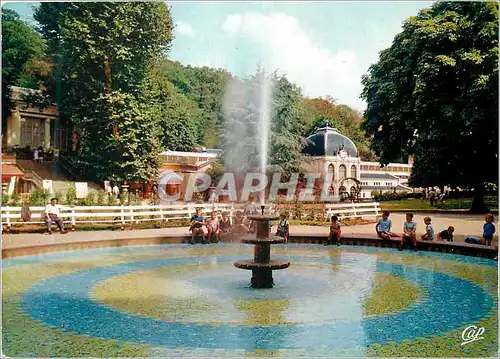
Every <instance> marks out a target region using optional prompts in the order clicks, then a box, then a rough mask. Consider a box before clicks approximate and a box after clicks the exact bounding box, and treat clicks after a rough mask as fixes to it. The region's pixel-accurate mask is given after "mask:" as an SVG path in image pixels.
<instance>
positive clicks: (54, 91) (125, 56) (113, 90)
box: [34, 2, 173, 180]
mask: <svg viewBox="0 0 500 359" xmlns="http://www.w3.org/2000/svg"><path fill="white" fill-rule="evenodd" d="M34 17H35V19H36V20H37V21H38V23H39V24H40V29H39V30H40V32H41V33H42V34H43V36H44V38H45V39H46V40H47V43H48V46H49V54H50V55H52V56H54V58H55V66H54V70H53V72H52V76H51V78H50V80H51V81H50V82H49V86H48V89H49V92H51V98H55V101H56V104H57V106H58V108H59V112H60V113H61V114H63V115H65V116H67V117H68V118H70V119H71V122H72V124H73V125H74V128H75V131H76V132H77V133H78V134H79V135H80V141H81V150H80V155H79V158H78V162H77V166H79V167H80V169H81V170H83V171H87V173H88V175H89V177H90V178H92V179H98V180H105V179H115V180H150V179H151V178H152V177H154V175H155V174H156V173H157V170H158V164H157V154H158V151H159V149H160V146H159V134H158V131H157V125H158V123H157V121H158V117H156V116H146V113H148V114H149V112H148V109H147V107H146V106H145V105H146V103H147V98H146V96H145V84H147V81H148V76H149V68H150V66H151V64H152V62H153V61H154V60H155V59H157V58H158V57H159V56H161V55H162V53H164V52H165V51H167V50H168V49H169V46H170V43H171V40H172V26H173V25H172V20H171V17H170V12H169V10H168V8H167V6H166V5H165V3H158V2H145V3H126V2H124V3H88V2H86V3H76V2H69V3H42V4H41V5H40V6H39V7H38V9H37V10H36V12H35V15H34Z"/></svg>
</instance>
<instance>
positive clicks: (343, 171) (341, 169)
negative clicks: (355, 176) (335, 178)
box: [339, 165, 347, 179]
mask: <svg viewBox="0 0 500 359" xmlns="http://www.w3.org/2000/svg"><path fill="white" fill-rule="evenodd" d="M346 172H347V169H346V168H345V166H344V165H340V167H339V179H344V178H346V176H347V173H346Z"/></svg>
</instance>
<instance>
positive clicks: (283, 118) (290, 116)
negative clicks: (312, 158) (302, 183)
mask: <svg viewBox="0 0 500 359" xmlns="http://www.w3.org/2000/svg"><path fill="white" fill-rule="evenodd" d="M272 79H273V83H274V86H273V87H274V91H273V109H274V120H273V122H272V126H271V129H272V135H271V146H270V147H271V153H270V164H271V165H272V166H274V167H275V168H276V169H278V170H279V171H280V172H282V173H283V174H285V175H290V174H291V173H292V172H298V171H299V169H300V165H301V163H302V161H303V159H304V156H303V155H302V148H303V145H304V143H305V138H304V137H303V134H304V132H305V129H306V122H305V113H304V108H303V106H302V93H301V91H300V89H299V88H298V87H297V86H296V85H294V84H292V83H291V82H290V81H288V80H287V78H286V77H285V76H280V77H278V76H277V75H276V74H274V75H273V77H272Z"/></svg>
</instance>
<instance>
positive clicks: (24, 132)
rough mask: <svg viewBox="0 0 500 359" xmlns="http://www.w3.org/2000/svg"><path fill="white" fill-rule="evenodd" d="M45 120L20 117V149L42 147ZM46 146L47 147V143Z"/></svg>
mask: <svg viewBox="0 0 500 359" xmlns="http://www.w3.org/2000/svg"><path fill="white" fill-rule="evenodd" d="M44 141H45V119H42V118H38V117H29V116H22V117H21V141H20V142H21V143H20V145H21V147H26V146H30V147H31V148H35V147H39V146H44V145H45V143H44ZM47 145H49V144H48V143H47Z"/></svg>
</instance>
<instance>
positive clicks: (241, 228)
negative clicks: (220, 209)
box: [231, 211, 249, 233]
mask: <svg viewBox="0 0 500 359" xmlns="http://www.w3.org/2000/svg"><path fill="white" fill-rule="evenodd" d="M244 220H245V217H244V216H243V213H242V212H241V211H238V212H236V216H235V217H234V226H233V227H232V228H231V232H235V233H248V232H249V229H248V227H247V226H246V225H245V223H244Z"/></svg>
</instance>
